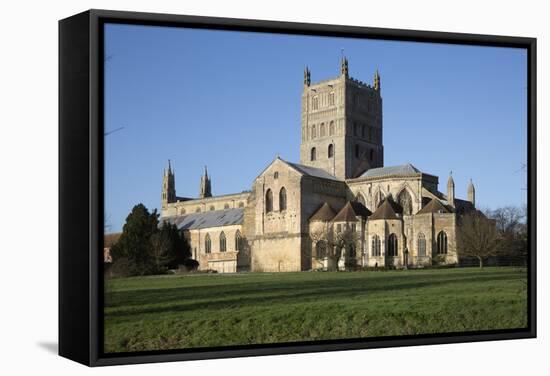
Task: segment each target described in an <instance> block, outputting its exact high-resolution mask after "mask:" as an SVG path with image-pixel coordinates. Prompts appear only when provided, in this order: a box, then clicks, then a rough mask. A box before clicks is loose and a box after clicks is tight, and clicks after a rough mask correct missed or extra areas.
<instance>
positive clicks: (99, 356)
mask: <svg viewBox="0 0 550 376" xmlns="http://www.w3.org/2000/svg"><path fill="white" fill-rule="evenodd" d="M106 22H109V23H125V24H144V25H162V26H174V27H193V28H206V29H217V30H239V31H254V32H267V33H284V34H299V35H317V36H340V37H348V38H375V39H380V40H398V41H419V42H431V43H446V44H463V45H479V46H500V47H519V48H525V49H526V50H527V59H528V64H527V68H528V88H527V91H528V95H527V98H528V103H527V106H528V129H527V142H528V160H527V170H528V171H527V179H528V192H527V205H528V235H529V236H528V245H529V253H528V298H527V299H528V300H527V301H528V311H529V312H528V327H527V329H514V330H494V331H487V332H476V333H468V334H464V333H444V334H436V335H421V336H399V337H384V338H378V339H377V338H373V339H359V340H358V339H353V340H352V339H349V340H331V341H318V342H300V343H292V344H269V345H250V346H234V347H230V348H228V347H224V348H209V349H192V350H171V351H158V352H156V351H155V352H138V353H116V354H105V353H103V351H102V343H103V339H102V333H103V331H102V329H103V327H102V312H103V311H102V308H103V293H102V292H103V273H102V267H103V266H102V264H103V260H102V258H103V250H102V248H103V236H102V233H103V171H104V169H103V133H104V129H103V90H102V89H103V62H104V56H103V53H104V51H103V25H104V24H105V23H106ZM83 197H87V199H88V203H89V205H87V206H83V205H82V204H81V203H82V200H83ZM534 337H536V39H534V38H524V37H510V36H494V35H477V34H460V33H445V32H433V31H416V30H400V29H383V28H370V27H356V26H336V25H321V24H309V23H294V22H274V21H260V20H246V19H229V18H214V17H198V16H183V15H171V14H154V13H137V12H121V11H109V10H89V11H86V12H83V13H80V14H78V15H75V16H72V17H69V18H66V19H63V20H61V21H59V354H60V355H61V356H64V357H66V358H69V359H72V360H74V361H77V362H79V363H82V364H85V365H88V366H105V365H115V364H130V363H145V362H165V361H179V360H192V359H210V358H228V357H243V356H258V355H268V354H290V353H305V352H319V351H334V350H352V349H368V348H383V347H396V346H413V345H431V344H443V343H456V342H474V341H492V340H503V339H520V338H534Z"/></svg>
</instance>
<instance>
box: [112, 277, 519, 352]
mask: <svg viewBox="0 0 550 376" xmlns="http://www.w3.org/2000/svg"><path fill="white" fill-rule="evenodd" d="M526 325H527V295H526V271H525V269H517V268H484V269H482V270H480V269H478V268H464V269H431V270H409V271H405V270H399V271H378V272H374V271H370V272H339V273H336V272H332V273H327V272H302V273H273V274H272V273H246V274H236V275H215V274H214V275H204V274H195V275H172V276H156V277H140V278H125V279H112V280H107V282H106V292H105V351H106V352H120V351H142V350H159V349H180V348H192V347H204V346H225V345H242V344H257V343H273V342H290V341H304V340H319V339H338V338H354V337H371V336H388V335H404V334H421V333H442V332H457V331H471V330H485V329H505V328H521V327H525V326H526Z"/></svg>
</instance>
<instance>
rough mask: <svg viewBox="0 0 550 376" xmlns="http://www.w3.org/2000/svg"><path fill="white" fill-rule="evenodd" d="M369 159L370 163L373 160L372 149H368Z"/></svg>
mask: <svg viewBox="0 0 550 376" xmlns="http://www.w3.org/2000/svg"><path fill="white" fill-rule="evenodd" d="M369 157H370V160H371V161H373V160H374V149H370V152H369Z"/></svg>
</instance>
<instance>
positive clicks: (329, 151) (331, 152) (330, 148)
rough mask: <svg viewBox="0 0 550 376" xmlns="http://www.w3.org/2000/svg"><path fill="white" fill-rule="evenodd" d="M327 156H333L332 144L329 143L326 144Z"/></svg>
mask: <svg viewBox="0 0 550 376" xmlns="http://www.w3.org/2000/svg"><path fill="white" fill-rule="evenodd" d="M328 157H329V158H332V157H334V145H333V144H330V145H329V146H328Z"/></svg>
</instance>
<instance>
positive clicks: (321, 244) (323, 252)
mask: <svg viewBox="0 0 550 376" xmlns="http://www.w3.org/2000/svg"><path fill="white" fill-rule="evenodd" d="M315 250H316V253H317V258H318V259H322V258H325V257H327V243H326V242H325V241H324V240H319V241H318V242H317V245H316V246H315Z"/></svg>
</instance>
